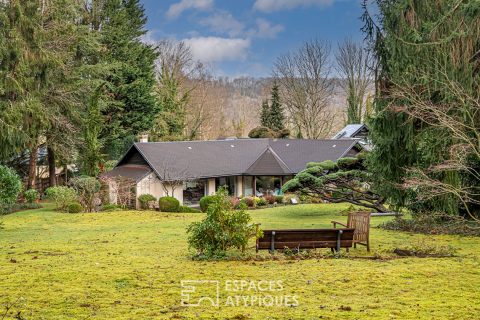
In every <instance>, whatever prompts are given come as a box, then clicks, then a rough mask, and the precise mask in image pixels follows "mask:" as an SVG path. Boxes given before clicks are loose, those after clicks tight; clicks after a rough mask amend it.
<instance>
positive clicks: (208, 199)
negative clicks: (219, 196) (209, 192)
mask: <svg viewBox="0 0 480 320" xmlns="http://www.w3.org/2000/svg"><path fill="white" fill-rule="evenodd" d="M214 199H215V196H204V197H202V198H201V199H200V209H201V210H202V212H207V209H208V206H209V205H210V203H212V201H213V200H214Z"/></svg>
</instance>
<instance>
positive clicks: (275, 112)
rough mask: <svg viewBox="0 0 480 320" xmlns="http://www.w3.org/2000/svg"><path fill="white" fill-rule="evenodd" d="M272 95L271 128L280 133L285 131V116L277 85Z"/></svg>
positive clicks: (273, 88) (274, 86)
mask: <svg viewBox="0 0 480 320" xmlns="http://www.w3.org/2000/svg"><path fill="white" fill-rule="evenodd" d="M271 95H272V100H271V106H270V114H269V116H268V118H269V128H270V129H272V130H275V131H280V130H283V129H285V116H284V114H283V107H282V104H281V101H280V94H279V92H278V85H277V84H274V85H273V87H272V92H271Z"/></svg>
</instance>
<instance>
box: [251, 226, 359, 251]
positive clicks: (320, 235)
mask: <svg viewBox="0 0 480 320" xmlns="http://www.w3.org/2000/svg"><path fill="white" fill-rule="evenodd" d="M354 230H355V229H352V228H344V229H290V230H288V229H287V230H263V237H261V238H257V245H256V249H257V252H258V250H270V251H271V252H274V251H275V250H276V249H281V250H283V249H285V248H289V249H296V250H300V249H317V248H331V249H332V251H334V250H335V251H337V252H338V251H340V248H350V247H351V246H352V243H353V233H354Z"/></svg>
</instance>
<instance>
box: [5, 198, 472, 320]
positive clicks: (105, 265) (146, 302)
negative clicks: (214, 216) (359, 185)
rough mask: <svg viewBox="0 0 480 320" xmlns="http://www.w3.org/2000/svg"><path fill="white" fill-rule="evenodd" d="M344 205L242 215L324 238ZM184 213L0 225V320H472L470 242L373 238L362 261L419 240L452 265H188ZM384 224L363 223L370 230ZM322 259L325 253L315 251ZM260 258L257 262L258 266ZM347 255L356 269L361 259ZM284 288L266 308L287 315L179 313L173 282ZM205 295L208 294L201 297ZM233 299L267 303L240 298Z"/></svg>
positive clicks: (15, 218) (14, 218) (46, 218)
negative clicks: (10, 318) (453, 251)
mask: <svg viewBox="0 0 480 320" xmlns="http://www.w3.org/2000/svg"><path fill="white" fill-rule="evenodd" d="M344 208H346V206H344V205H323V204H322V205H298V206H288V207H280V208H275V209H264V210H254V211H251V214H252V216H253V219H254V221H255V222H260V223H262V227H263V228H265V229H267V228H319V227H330V220H340V221H343V222H345V221H346V217H345V216H341V215H339V214H338V212H340V211H341V210H342V209H344ZM201 217H202V214H191V213H158V212H133V211H132V212H111V213H97V214H64V213H58V212H54V211H52V210H51V209H50V207H49V206H47V208H45V209H39V210H30V211H24V212H19V213H15V214H12V215H8V216H4V217H1V218H0V219H1V220H2V221H3V222H4V223H3V229H1V230H0V303H1V304H2V305H1V306H0V319H2V316H3V313H4V309H5V308H4V306H5V305H12V304H13V306H12V308H11V311H10V315H12V314H13V313H15V314H16V313H17V312H18V311H21V316H23V317H24V318H25V319H190V318H198V317H205V318H209V319H211V318H219V319H318V318H320V317H323V319H340V318H341V319H372V318H375V319H478V317H479V315H480V307H479V305H478V302H479V298H480V289H479V288H480V268H479V267H480V260H479V256H480V252H479V248H480V238H471V237H460V236H425V235H416V234H408V233H401V232H392V231H385V230H381V229H378V228H372V231H371V242H372V253H371V254H370V256H371V255H375V254H376V255H379V254H380V255H382V254H384V253H385V252H387V251H389V250H391V249H393V248H395V247H405V246H408V245H412V244H414V243H416V242H418V241H420V240H424V241H426V242H427V243H432V244H439V245H447V244H448V245H451V246H453V247H455V248H457V249H458V256H457V257H454V258H403V259H394V260H371V259H364V258H363V259H362V258H349V259H346V258H340V259H319V260H317V259H312V260H300V261H296V260H285V259H281V260H279V261H273V260H271V261H214V262H207V261H193V260H191V259H190V258H189V255H188V248H187V242H186V238H187V237H186V233H185V228H186V226H187V225H188V224H189V223H191V222H192V221H196V220H198V219H200V218H201ZM386 219H389V218H386V217H381V218H380V217H375V218H372V226H373V227H375V226H376V225H378V224H379V223H381V222H383V221H385V220H386ZM325 251H326V252H327V251H328V249H325ZM264 254H267V253H262V255H264ZM351 255H354V256H360V257H366V256H369V255H368V254H367V253H366V250H365V249H364V247H360V248H359V249H356V250H351ZM190 279H197V280H220V281H222V287H221V290H220V294H221V304H224V302H225V301H224V299H226V298H227V295H228V293H227V292H225V290H224V281H226V280H248V281H250V280H253V281H259V280H267V281H268V280H274V281H283V287H284V288H283V291H279V292H273V293H268V294H272V295H275V296H281V295H288V296H292V295H296V296H297V297H298V302H299V305H298V306H297V307H265V306H262V307H258V306H257V307H250V306H243V305H242V306H240V307H233V306H224V305H222V306H220V307H208V306H202V307H185V306H181V284H180V281H181V280H190ZM207 291H208V292H209V293H213V290H209V289H207ZM237 294H240V295H262V294H265V293H260V294H258V293H256V292H251V291H250V292H245V291H243V292H241V293H237Z"/></svg>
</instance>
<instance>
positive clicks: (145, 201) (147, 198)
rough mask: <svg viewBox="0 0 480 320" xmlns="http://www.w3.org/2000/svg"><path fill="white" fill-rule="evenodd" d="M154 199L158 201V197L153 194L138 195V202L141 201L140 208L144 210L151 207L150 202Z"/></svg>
mask: <svg viewBox="0 0 480 320" xmlns="http://www.w3.org/2000/svg"><path fill="white" fill-rule="evenodd" d="M152 201H157V198H155V197H154V196H152V195H151V194H148V193H147V194H142V195H141V196H139V197H138V202H140V208H141V209H143V210H147V209H149V208H150V206H149V203H150V202H152Z"/></svg>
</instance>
